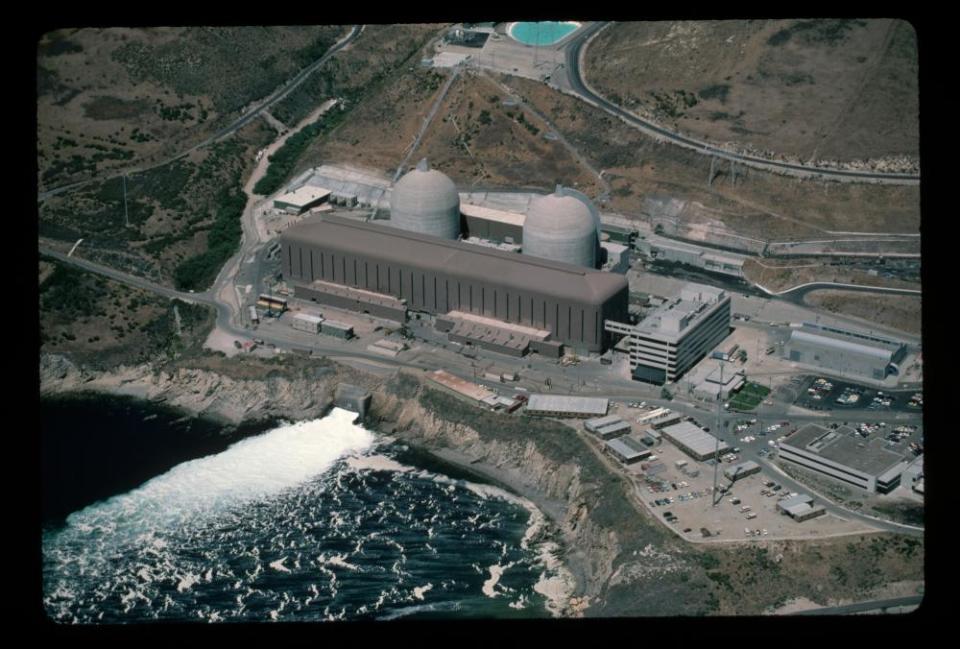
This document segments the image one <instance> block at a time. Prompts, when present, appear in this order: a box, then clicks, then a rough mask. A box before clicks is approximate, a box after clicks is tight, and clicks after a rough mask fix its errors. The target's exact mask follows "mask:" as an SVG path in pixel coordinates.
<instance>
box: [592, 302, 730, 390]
mask: <svg viewBox="0 0 960 649" xmlns="http://www.w3.org/2000/svg"><path fill="white" fill-rule="evenodd" d="M606 328H607V331H609V332H611V333H615V334H621V335H626V336H628V337H629V339H630V369H631V370H632V372H633V378H634V379H636V380H638V381H644V382H646V383H653V384H655V385H663V384H664V383H666V382H668V381H669V382H672V381H676V380H677V379H678V378H680V377H681V376H683V374H684V373H685V372H686V371H687V370H689V369H690V368H691V367H693V365H695V364H696V363H697V362H698V361H699V360H700V359H701V358H703V357H704V356H705V355H706V354H707V352H709V351H710V350H712V349H713V348H714V347H716V346H717V345H718V344H720V342H721V341H722V340H723V339H724V338H726V337H727V336H728V335H729V333H730V296H729V295H727V294H726V292H725V291H723V290H721V289H718V288H713V287H710V286H705V285H703V284H694V283H687V284H686V285H685V286H683V288H681V289H680V295H679V296H677V297H675V298H673V299H671V300H669V301H667V302H666V303H664V304H662V305H661V306H660V307H658V308H657V309H656V310H655V311H653V312H652V313H650V314H649V315H648V316H647V317H646V318H644V319H643V320H642V321H641V322H640V323H639V324H636V325H629V324H625V323H624V322H613V321H611V322H608V323H607V325H606Z"/></svg>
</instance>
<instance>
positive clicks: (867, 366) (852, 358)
mask: <svg viewBox="0 0 960 649" xmlns="http://www.w3.org/2000/svg"><path fill="white" fill-rule="evenodd" d="M906 355H907V346H906V345H905V344H904V343H902V342H898V341H894V340H889V339H886V338H881V337H879V336H873V335H870V334H864V333H860V332H854V331H848V330H844V329H836V328H833V327H826V326H822V325H817V324H813V323H809V322H805V323H803V324H802V325H801V326H800V327H799V328H797V329H794V330H793V331H791V332H790V340H789V341H788V342H787V343H786V345H784V356H785V358H787V360H790V361H793V362H796V363H803V364H804V365H811V366H814V367H817V368H820V369H823V370H832V371H833V372H837V373H839V374H840V375H841V376H851V377H854V376H856V377H862V378H866V379H872V380H876V381H882V380H883V379H885V378H886V377H887V376H890V375H897V374H899V373H900V367H899V364H900V363H901V362H902V361H903V359H904V357H905V356H906Z"/></svg>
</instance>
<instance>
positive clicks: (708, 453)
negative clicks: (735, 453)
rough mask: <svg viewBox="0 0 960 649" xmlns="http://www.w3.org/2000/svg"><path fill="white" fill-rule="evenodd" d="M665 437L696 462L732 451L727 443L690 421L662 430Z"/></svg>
mask: <svg viewBox="0 0 960 649" xmlns="http://www.w3.org/2000/svg"><path fill="white" fill-rule="evenodd" d="M660 432H661V433H662V434H663V436H664V437H666V438H667V439H668V440H669V441H670V442H672V443H673V444H674V446H676V447H677V448H679V449H680V450H681V451H683V452H684V453H686V454H687V455H689V456H690V457H692V458H693V459H695V460H699V461H703V460H707V459H710V458H712V457H714V456H715V454H717V453H718V452H719V453H720V454H723V453H726V452H727V451H729V450H730V446H728V445H727V443H726V442H724V441H722V440H719V444H718V439H717V438H716V437H714V436H713V435H711V434H710V433H708V432H707V431H705V430H703V429H702V428H700V427H699V426H696V425H694V424H692V423H691V422H689V421H682V422H680V423H679V424H674V425H672V426H667V427H666V428H663V429H661V430H660Z"/></svg>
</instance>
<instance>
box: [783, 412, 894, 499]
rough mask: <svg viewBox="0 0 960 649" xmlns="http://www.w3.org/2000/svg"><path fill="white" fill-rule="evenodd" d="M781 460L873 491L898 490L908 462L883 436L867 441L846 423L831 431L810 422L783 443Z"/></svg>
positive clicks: (887, 491)
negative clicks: (882, 438) (887, 446)
mask: <svg viewBox="0 0 960 649" xmlns="http://www.w3.org/2000/svg"><path fill="white" fill-rule="evenodd" d="M780 459H781V460H787V461H790V462H793V463H795V464H798V465H800V466H802V467H805V468H807V469H811V470H813V471H816V472H818V473H822V474H824V475H827V476H830V477H832V478H835V479H837V480H841V481H843V482H845V483H847V484H851V485H854V486H855V487H859V488H861V489H865V490H867V491H869V492H871V493H889V492H890V491H892V490H893V489H895V488H896V487H897V486H898V485H899V484H900V475H901V473H903V470H904V469H905V468H906V467H907V464H908V461H907V459H906V458H905V456H903V455H901V454H900V453H895V452H894V451H891V450H889V449H887V448H885V447H884V443H883V440H881V439H876V438H875V439H871V440H869V441H864V440H862V439H861V438H860V437H858V436H857V435H856V432H855V431H854V430H853V429H851V428H848V427H847V426H840V427H839V428H837V429H836V430H831V429H829V428H824V427H823V426H820V425H817V424H807V425H806V426H804V427H803V428H801V429H800V430H798V431H797V432H796V433H794V434H793V435H792V436H790V437H789V438H787V439H785V440H784V441H782V442H780Z"/></svg>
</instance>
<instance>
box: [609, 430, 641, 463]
mask: <svg viewBox="0 0 960 649" xmlns="http://www.w3.org/2000/svg"><path fill="white" fill-rule="evenodd" d="M604 448H605V450H606V451H607V452H608V453H610V454H611V455H613V456H614V457H615V458H617V459H618V460H620V461H621V462H623V463H624V464H634V463H636V462H639V461H640V460H644V459H646V458H648V457H650V449H648V448H646V447H645V446H644V445H643V444H642V443H641V442H640V441H639V440H637V439H634V438H633V437H632V436H630V435H626V436H624V437H618V438H617V439H611V440H610V441H608V442H606V443H605V444H604Z"/></svg>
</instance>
